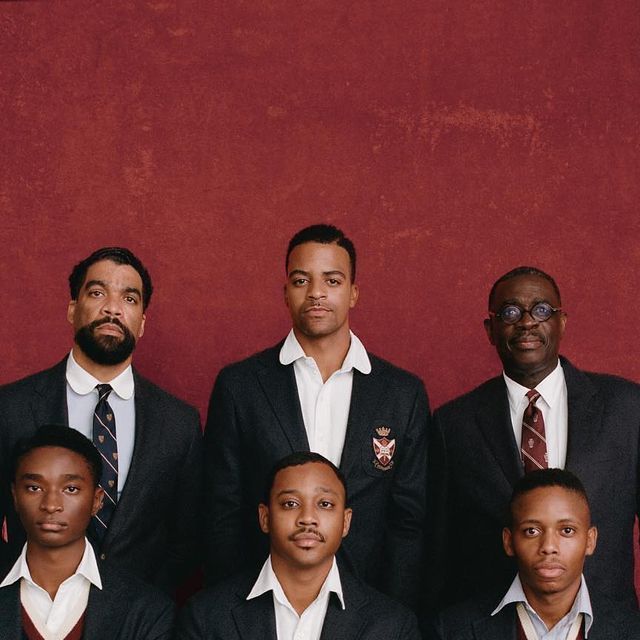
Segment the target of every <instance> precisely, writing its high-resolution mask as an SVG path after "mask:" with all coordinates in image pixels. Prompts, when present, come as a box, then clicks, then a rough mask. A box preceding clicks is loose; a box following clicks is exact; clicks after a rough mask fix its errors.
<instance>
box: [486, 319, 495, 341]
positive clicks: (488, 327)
mask: <svg viewBox="0 0 640 640" xmlns="http://www.w3.org/2000/svg"><path fill="white" fill-rule="evenodd" d="M484 330H485V331H486V333H487V338H489V342H490V343H491V344H493V345H495V340H494V339H493V327H492V326H491V318H487V319H486V320H485V321H484Z"/></svg>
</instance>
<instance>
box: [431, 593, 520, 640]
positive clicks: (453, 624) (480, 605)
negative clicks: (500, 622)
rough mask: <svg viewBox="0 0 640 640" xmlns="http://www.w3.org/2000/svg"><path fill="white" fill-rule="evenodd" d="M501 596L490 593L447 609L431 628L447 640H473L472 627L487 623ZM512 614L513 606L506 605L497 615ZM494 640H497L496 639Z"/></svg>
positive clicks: (439, 615) (437, 617) (436, 618)
mask: <svg viewBox="0 0 640 640" xmlns="http://www.w3.org/2000/svg"><path fill="white" fill-rule="evenodd" d="M501 599H502V596H501V595H497V594H496V593H494V592H492V593H490V594H485V595H482V596H477V597H474V598H470V599H468V600H464V601H463V602H459V603H457V604H454V605H451V606H450V607H447V608H446V609H444V610H443V611H441V612H440V613H439V614H438V615H437V616H436V617H435V620H434V623H433V626H434V627H435V628H436V629H438V636H437V637H440V638H444V639H445V640H448V639H449V638H451V639H452V640H453V639H455V640H466V638H473V637H474V635H473V627H474V625H477V624H478V623H480V622H482V621H485V622H486V621H489V620H490V619H491V613H492V612H493V611H494V610H495V608H496V607H497V606H498V604H499V603H500V600H501ZM513 612H514V608H513V605H507V606H506V607H505V608H504V609H502V610H501V612H500V613H499V614H497V615H500V616H501V617H504V616H510V615H512V613H513ZM496 640H498V639H497V638H496Z"/></svg>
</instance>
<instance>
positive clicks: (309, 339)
mask: <svg viewBox="0 0 640 640" xmlns="http://www.w3.org/2000/svg"><path fill="white" fill-rule="evenodd" d="M293 333H294V334H295V336H296V338H297V340H298V342H299V343H300V346H301V347H302V350H303V351H304V353H305V355H306V356H307V357H309V358H313V359H314V360H315V361H316V364H317V365H318V369H319V370H320V375H322V381H323V382H326V381H327V380H328V379H329V377H330V376H331V374H333V373H335V372H336V371H338V369H340V367H342V363H343V362H344V359H345V358H346V357H347V352H348V351H349V347H350V346H351V335H350V333H349V327H347V326H345V327H343V328H342V329H341V330H340V331H339V332H336V333H333V334H331V335H328V336H307V335H304V334H303V333H300V332H299V331H298V330H297V329H296V328H295V327H294V329H293Z"/></svg>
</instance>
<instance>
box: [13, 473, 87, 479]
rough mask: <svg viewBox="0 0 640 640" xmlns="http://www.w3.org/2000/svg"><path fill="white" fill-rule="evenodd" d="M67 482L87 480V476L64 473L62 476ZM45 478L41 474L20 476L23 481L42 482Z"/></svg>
mask: <svg viewBox="0 0 640 640" xmlns="http://www.w3.org/2000/svg"><path fill="white" fill-rule="evenodd" d="M61 477H62V478H64V479H65V480H85V476H83V475H81V474H79V473H64V474H62V476H61ZM42 478H44V476H43V475H42V474H40V473H24V474H22V475H21V476H20V479H21V480H42Z"/></svg>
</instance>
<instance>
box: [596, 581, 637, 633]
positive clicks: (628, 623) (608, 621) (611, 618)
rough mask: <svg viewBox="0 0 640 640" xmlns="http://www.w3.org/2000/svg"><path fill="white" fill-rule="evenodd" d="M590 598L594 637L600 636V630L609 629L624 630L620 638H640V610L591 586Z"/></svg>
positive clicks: (609, 630)
mask: <svg viewBox="0 0 640 640" xmlns="http://www.w3.org/2000/svg"><path fill="white" fill-rule="evenodd" d="M589 598H590V600H591V606H592V608H593V627H592V632H593V633H594V637H595V636H596V635H597V637H598V638H599V637H600V635H599V633H600V631H601V630H602V631H604V630H607V631H608V632H612V631H618V632H623V633H621V635H620V636H619V637H620V638H640V611H638V610H637V609H632V608H631V607H629V606H627V605H626V604H621V603H620V602H617V601H615V600H613V599H611V598H610V597H609V596H608V595H606V594H603V593H600V592H599V591H597V590H595V589H593V588H589ZM589 637H591V634H589ZM612 637H613V636H612Z"/></svg>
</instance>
